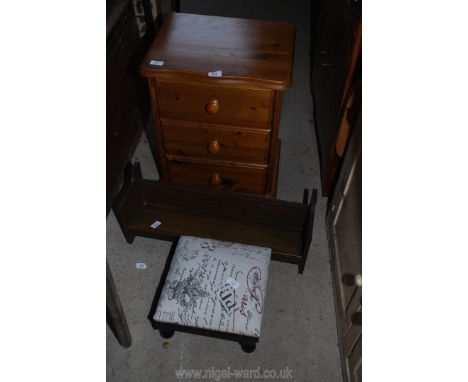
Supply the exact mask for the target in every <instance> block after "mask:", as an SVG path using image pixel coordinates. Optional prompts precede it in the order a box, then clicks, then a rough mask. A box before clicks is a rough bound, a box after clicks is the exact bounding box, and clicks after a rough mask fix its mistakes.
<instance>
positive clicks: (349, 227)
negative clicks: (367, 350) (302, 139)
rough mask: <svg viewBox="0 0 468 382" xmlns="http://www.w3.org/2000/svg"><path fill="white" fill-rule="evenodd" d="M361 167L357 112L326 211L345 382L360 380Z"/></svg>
mask: <svg viewBox="0 0 468 382" xmlns="http://www.w3.org/2000/svg"><path fill="white" fill-rule="evenodd" d="M361 169H362V150H361V116H360V114H359V116H358V119H357V123H356V125H355V126H354V129H353V133H352V137H351V140H350V142H349V145H348V147H347V150H346V154H345V158H344V161H343V166H342V168H341V171H340V175H339V178H338V181H337V184H336V188H335V191H334V193H333V197H332V199H331V203H330V206H329V211H328V214H327V231H328V239H329V242H330V249H331V251H330V252H331V269H332V276H333V288H334V293H335V310H336V321H337V329H338V337H339V344H340V351H341V362H342V368H343V378H344V382H360V381H361V380H362V328H361V325H362V322H361V321H362V319H361V315H362V289H361V288H362V276H361V274H362V256H361V249H362V217H361V210H362V208H361V205H362V202H361V198H362V190H361V177H362V175H361Z"/></svg>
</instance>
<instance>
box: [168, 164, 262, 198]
mask: <svg viewBox="0 0 468 382" xmlns="http://www.w3.org/2000/svg"><path fill="white" fill-rule="evenodd" d="M168 158H169V159H170V160H169V161H168V162H167V163H168V167H169V180H170V181H171V182H174V183H177V184H181V185H186V186H195V187H210V188H217V189H221V190H230V191H239V192H251V193H255V194H261V193H263V191H264V188H265V173H266V166H264V167H263V168H262V167H261V166H259V167H251V166H249V165H242V164H240V163H235V164H234V165H233V164H231V165H229V164H225V163H221V162H216V163H214V162H210V163H209V164H207V163H203V162H201V161H195V160H194V159H193V158H180V157H174V156H171V157H168ZM213 178H219V182H216V184H215V183H214V182H213Z"/></svg>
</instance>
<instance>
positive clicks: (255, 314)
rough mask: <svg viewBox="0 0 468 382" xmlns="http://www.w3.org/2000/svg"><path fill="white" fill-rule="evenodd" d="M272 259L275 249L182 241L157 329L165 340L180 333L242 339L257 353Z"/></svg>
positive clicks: (161, 294)
mask: <svg viewBox="0 0 468 382" xmlns="http://www.w3.org/2000/svg"><path fill="white" fill-rule="evenodd" d="M270 257H271V249H270V248H263V247H257V246H253V245H244V244H239V243H231V242H224V241H218V240H212V239H203V238H199V237H193V236H182V237H180V239H179V241H178V244H177V247H176V249H175V252H174V255H173V257H172V261H171V263H170V268H169V270H168V271H167V270H166V272H165V273H166V275H163V279H162V280H161V284H160V288H159V291H158V293H157V294H156V300H155V304H154V305H155V310H153V312H154V315H153V316H152V317H151V316H150V318H151V321H152V325H153V327H154V328H155V329H158V330H159V331H160V333H161V335H162V336H163V337H164V338H170V337H171V336H172V335H173V334H174V331H177V330H179V331H183V332H189V333H194V334H201V335H206V336H211V337H217V338H223V339H227V340H232V341H237V342H239V343H240V344H241V347H242V350H244V351H245V352H247V353H250V352H253V351H254V350H255V346H256V343H257V342H258V340H259V337H260V328H261V324H262V315H263V311H264V302H265V295H266V287H267V280H268V267H269V264H270ZM164 277H165V279H164Z"/></svg>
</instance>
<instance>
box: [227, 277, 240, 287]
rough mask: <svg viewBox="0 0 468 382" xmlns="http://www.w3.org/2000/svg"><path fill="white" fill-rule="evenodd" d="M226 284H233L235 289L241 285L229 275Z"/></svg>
mask: <svg viewBox="0 0 468 382" xmlns="http://www.w3.org/2000/svg"><path fill="white" fill-rule="evenodd" d="M226 284H229V285H230V286H232V287H233V288H234V289H237V288H239V286H240V283H239V281H237V280H234V279H233V278H232V277H228V278H227V279H226Z"/></svg>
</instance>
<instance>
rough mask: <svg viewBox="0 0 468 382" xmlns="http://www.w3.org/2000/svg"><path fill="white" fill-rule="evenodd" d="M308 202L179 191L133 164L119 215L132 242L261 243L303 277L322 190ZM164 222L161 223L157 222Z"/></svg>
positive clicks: (305, 198)
mask: <svg viewBox="0 0 468 382" xmlns="http://www.w3.org/2000/svg"><path fill="white" fill-rule="evenodd" d="M308 195H309V192H308V190H307V189H305V190H304V196H303V203H296V202H287V201H283V200H277V199H272V198H267V197H264V196H257V195H250V194H241V193H235V192H228V191H219V190H211V189H195V188H186V187H180V186H177V185H174V184H169V183H165V182H162V181H153V180H146V179H143V178H142V175H141V168H140V165H139V163H138V162H136V163H135V164H133V165H131V164H128V165H127V168H126V170H125V179H124V185H123V188H122V191H121V193H120V195H119V196H118V198H117V200H116V202H115V204H114V212H115V215H116V217H117V220H118V221H119V224H120V227H121V229H122V231H123V233H124V235H125V238H126V240H127V242H128V243H132V242H133V240H134V238H135V236H144V237H150V238H155V239H160V240H169V241H172V242H174V241H176V240H177V239H178V238H179V237H180V236H197V237H205V238H211V239H216V240H224V241H232V242H237V243H243V244H250V245H257V246H262V247H267V248H271V249H272V256H271V258H272V260H277V261H282V262H286V263H291V264H297V265H298V268H299V273H303V271H304V266H305V262H306V259H307V254H308V251H309V247H310V243H311V241H312V228H313V222H314V213H315V204H316V201H317V190H316V189H314V190H313V192H312V197H311V198H310V201H309V200H308V199H309V196H308ZM158 222H159V223H158Z"/></svg>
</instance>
